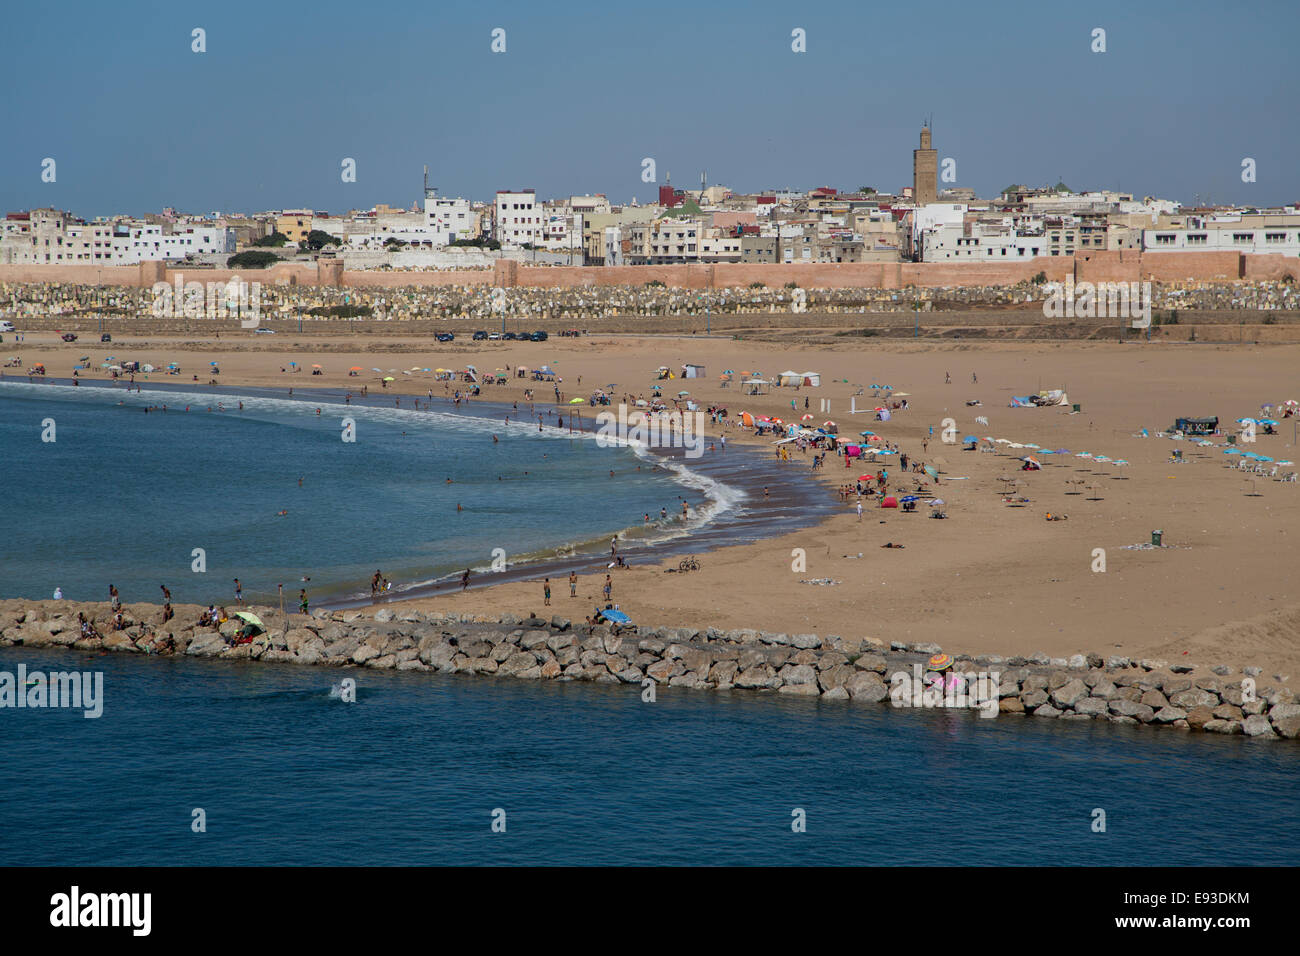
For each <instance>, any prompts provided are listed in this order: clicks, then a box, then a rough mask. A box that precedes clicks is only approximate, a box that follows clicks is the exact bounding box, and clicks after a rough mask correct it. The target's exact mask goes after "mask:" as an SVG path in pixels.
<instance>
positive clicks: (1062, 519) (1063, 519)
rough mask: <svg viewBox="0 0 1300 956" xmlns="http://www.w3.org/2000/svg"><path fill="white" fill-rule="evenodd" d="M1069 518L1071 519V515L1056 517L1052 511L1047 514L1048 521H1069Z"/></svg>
mask: <svg viewBox="0 0 1300 956" xmlns="http://www.w3.org/2000/svg"><path fill="white" fill-rule="evenodd" d="M1069 518H1070V516H1069V515H1054V514H1052V513H1051V512H1050V511H1049V512H1047V520H1048V521H1068V520H1069Z"/></svg>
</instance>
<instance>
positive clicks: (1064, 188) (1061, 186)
mask: <svg viewBox="0 0 1300 956" xmlns="http://www.w3.org/2000/svg"><path fill="white" fill-rule="evenodd" d="M1052 188H1053V189H1054V190H1056V191H1057V192H1058V193H1072V192H1074V190H1073V189H1071V188H1070V187H1069V186H1067V185H1065V183H1057V184H1056V185H1055V186H1053V187H1052Z"/></svg>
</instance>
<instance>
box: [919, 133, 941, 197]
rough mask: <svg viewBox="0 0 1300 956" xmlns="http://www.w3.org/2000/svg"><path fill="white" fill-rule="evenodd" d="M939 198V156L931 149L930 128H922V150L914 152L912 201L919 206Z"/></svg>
mask: <svg viewBox="0 0 1300 956" xmlns="http://www.w3.org/2000/svg"><path fill="white" fill-rule="evenodd" d="M938 197H939V154H938V152H937V151H935V150H933V149H931V148H930V126H929V124H928V123H927V124H926V125H925V126H922V127H921V148H920V149H914V150H912V201H913V202H914V203H916V205H917V206H924V205H925V204H926V203H932V202H934V201H935V200H936V199H937V198H938Z"/></svg>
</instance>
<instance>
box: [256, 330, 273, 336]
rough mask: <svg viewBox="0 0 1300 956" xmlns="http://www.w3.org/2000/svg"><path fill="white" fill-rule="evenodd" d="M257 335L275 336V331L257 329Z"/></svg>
mask: <svg viewBox="0 0 1300 956" xmlns="http://www.w3.org/2000/svg"><path fill="white" fill-rule="evenodd" d="M256 332H257V334H258V335H275V329H257V330H256Z"/></svg>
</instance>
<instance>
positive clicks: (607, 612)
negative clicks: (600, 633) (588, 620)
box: [600, 608, 632, 624]
mask: <svg viewBox="0 0 1300 956" xmlns="http://www.w3.org/2000/svg"><path fill="white" fill-rule="evenodd" d="M600 616H601V617H603V618H604V619H605V620H607V621H609V622H611V623H613V624H631V623H632V619H631V618H630V617H628V616H627V615H626V614H624V613H623V612H622V611H617V610H614V609H612V608H605V609H604V610H603V611H601V612H600Z"/></svg>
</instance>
